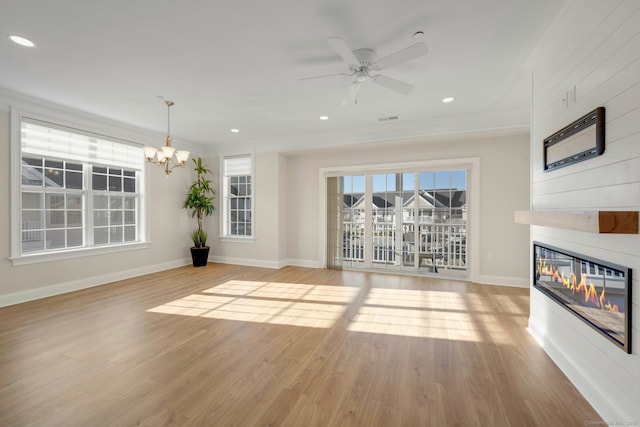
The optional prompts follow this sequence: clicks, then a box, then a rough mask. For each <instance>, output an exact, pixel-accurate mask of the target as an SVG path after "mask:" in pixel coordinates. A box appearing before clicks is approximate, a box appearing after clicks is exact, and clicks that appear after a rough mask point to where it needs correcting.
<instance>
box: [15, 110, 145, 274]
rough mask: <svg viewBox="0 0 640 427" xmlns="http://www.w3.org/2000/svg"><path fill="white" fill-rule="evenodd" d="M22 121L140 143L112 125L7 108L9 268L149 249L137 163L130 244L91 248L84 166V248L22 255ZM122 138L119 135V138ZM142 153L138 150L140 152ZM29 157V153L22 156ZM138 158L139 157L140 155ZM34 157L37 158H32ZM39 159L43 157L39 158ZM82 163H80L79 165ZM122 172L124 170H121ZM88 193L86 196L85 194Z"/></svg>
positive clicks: (90, 214)
mask: <svg viewBox="0 0 640 427" xmlns="http://www.w3.org/2000/svg"><path fill="white" fill-rule="evenodd" d="M23 119H31V120H34V121H39V122H43V123H45V124H46V123H49V124H51V126H52V127H54V128H55V127H58V128H66V129H69V130H70V131H77V133H79V134H86V135H95V136H97V137H100V138H104V139H107V140H112V141H116V142H120V143H123V144H129V145H132V146H135V147H140V149H141V148H142V146H143V145H144V144H142V143H136V142H131V140H130V139H129V138H127V136H128V135H127V132H126V131H124V132H123V131H119V130H118V129H117V128H116V127H114V126H105V124H104V123H99V122H96V121H93V120H88V119H87V118H84V117H75V116H72V115H71V114H64V113H62V114H60V113H58V112H53V114H51V115H48V114H46V113H42V112H40V113H36V112H32V111H26V110H17V109H15V108H11V134H10V144H11V257H10V260H11V261H12V263H13V265H23V264H32V263H39V262H47V261H55V260H63V259H72V258H79V257H85V256H92V255H98V254H106V253H115V252H123V251H129V250H136V249H143V248H148V247H149V230H148V225H147V224H148V208H147V203H148V202H147V200H148V199H147V196H146V194H148V184H147V182H148V180H147V172H146V166H145V164H144V162H141V166H142V167H141V169H138V171H137V172H136V185H137V189H136V193H135V194H137V207H136V211H137V216H136V218H135V221H136V224H137V227H138V229H137V236H136V241H134V242H123V243H118V244H109V245H100V246H94V245H93V242H92V238H91V237H90V236H92V235H93V233H92V228H93V227H92V224H93V210H92V203H93V200H92V199H93V197H92V191H89V188H88V185H89V183H90V182H91V181H90V179H89V177H88V175H87V173H88V172H87V167H86V166H84V167H83V170H84V189H83V190H82V191H83V193H84V194H85V206H84V207H83V210H84V212H85V215H84V217H83V221H84V230H85V239H84V241H85V246H81V247H73V248H64V249H57V250H49V251H43V252H34V253H25V254H22V206H21V205H22V156H23V153H22V141H21V134H22V132H21V125H22V121H23ZM121 135H122V136H121ZM141 152H142V151H141ZM25 155H27V156H29V155H30V154H25ZM141 156H142V154H141ZM34 157H38V156H34ZM42 157H45V158H46V157H47V156H46V155H43V156H42ZM79 163H83V162H79ZM125 169H126V168H125ZM87 194H88V195H87Z"/></svg>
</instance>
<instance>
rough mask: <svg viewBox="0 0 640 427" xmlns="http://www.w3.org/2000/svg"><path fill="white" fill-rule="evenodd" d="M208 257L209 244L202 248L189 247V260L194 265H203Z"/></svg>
mask: <svg viewBox="0 0 640 427" xmlns="http://www.w3.org/2000/svg"><path fill="white" fill-rule="evenodd" d="M208 259H209V246H205V247H204V248H196V247H193V248H191V260H192V261H193V266H194V267H204V266H205V265H207V261H208Z"/></svg>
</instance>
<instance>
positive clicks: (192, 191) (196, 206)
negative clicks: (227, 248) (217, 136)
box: [183, 157, 216, 267]
mask: <svg viewBox="0 0 640 427" xmlns="http://www.w3.org/2000/svg"><path fill="white" fill-rule="evenodd" d="M192 160H193V163H194V165H195V167H194V168H193V170H195V171H196V174H197V178H196V180H195V181H194V182H193V183H192V184H191V187H190V188H189V191H187V195H186V198H185V200H184V206H183V207H184V208H185V209H189V210H190V211H191V217H192V218H193V217H195V218H196V220H197V222H198V228H197V229H196V230H195V231H194V232H193V233H191V240H193V247H192V248H191V258H192V260H193V266H194V267H203V266H205V265H207V260H208V258H209V246H207V233H206V232H205V231H204V230H203V229H202V222H203V220H204V217H205V216H211V215H213V212H214V210H215V207H214V206H213V201H214V200H215V194H216V192H215V191H214V189H213V187H212V186H211V181H209V180H208V179H207V175H208V174H210V173H211V171H210V170H209V169H207V168H206V167H205V166H204V164H203V163H202V158H201V157H198V158H197V159H192Z"/></svg>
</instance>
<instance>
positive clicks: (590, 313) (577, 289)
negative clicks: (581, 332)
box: [533, 242, 631, 353]
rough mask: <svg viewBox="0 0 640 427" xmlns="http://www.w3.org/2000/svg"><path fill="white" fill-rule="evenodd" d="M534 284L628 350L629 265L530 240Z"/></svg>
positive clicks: (629, 325)
mask: <svg viewBox="0 0 640 427" xmlns="http://www.w3.org/2000/svg"><path fill="white" fill-rule="evenodd" d="M533 254H534V255H533V262H534V268H533V270H534V281H533V283H534V287H535V288H537V289H539V290H540V291H541V292H542V293H544V294H546V295H547V296H549V297H550V298H551V299H553V300H554V301H556V302H557V303H558V304H560V305H561V306H563V307H564V308H566V309H567V310H569V311H570V312H571V313H573V314H574V315H575V316H577V317H579V318H580V319H581V320H583V321H584V322H585V323H587V324H588V325H589V326H591V327H592V328H594V329H595V330H597V331H598V332H600V333H601V334H602V335H604V336H605V337H606V338H608V339H609V340H610V341H612V342H613V343H614V344H616V345H617V346H619V347H620V348H622V349H623V350H625V351H626V352H627V353H631V269H630V268H627V267H622V266H620V265H615V264H612V263H608V262H605V261H600V260H597V259H593V258H587V257H585V256H583V255H579V254H576V253H572V252H569V251H566V250H564V249H558V248H554V247H552V246H548V245H542V244H540V243H538V242H534V243H533Z"/></svg>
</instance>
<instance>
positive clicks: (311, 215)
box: [286, 131, 529, 286]
mask: <svg viewBox="0 0 640 427" xmlns="http://www.w3.org/2000/svg"><path fill="white" fill-rule="evenodd" d="M528 144H529V135H528V133H527V132H524V131H520V132H516V131H510V132H507V131H502V132H492V133H476V134H462V135H450V136H441V137H430V138H421V139H416V140H413V141H407V142H393V143H392V142H388V143H380V142H378V143H370V144H358V145H349V146H340V147H331V148H326V149H316V150H310V151H304V152H300V153H296V154H291V155H289V156H288V163H287V167H288V173H287V176H288V178H287V183H288V190H287V196H288V208H287V211H288V215H289V219H288V227H287V234H288V239H287V241H288V244H287V248H286V250H287V256H288V259H289V261H288V262H289V263H291V264H296V265H311V266H317V265H319V261H320V259H321V254H320V253H319V251H320V247H319V246H320V245H319V232H318V230H319V229H320V228H321V227H322V224H320V219H319V218H320V217H321V215H319V212H318V209H319V202H318V201H319V197H320V195H319V194H318V189H319V188H320V183H319V171H320V169H321V168H333V167H340V166H342V167H346V166H357V165H371V164H381V165H382V164H385V163H386V164H388V163H402V162H418V161H431V160H446V159H454V160H455V159H459V158H471V157H477V158H479V159H480V195H479V200H480V218H479V219H480V223H479V230H477V231H476V233H477V235H475V236H471V238H472V239H479V242H478V243H479V245H478V247H479V253H478V260H479V266H478V269H477V271H478V273H479V274H478V277H474V280H475V281H479V282H483V283H494V284H507V285H523V284H524V285H525V286H526V285H527V284H528V283H529V280H528V272H529V265H528V254H529V233H528V230H527V229H526V227H522V226H519V225H516V224H514V222H513V212H514V211H515V210H519V209H527V207H528V204H529V149H528ZM489 254H491V256H489Z"/></svg>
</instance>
